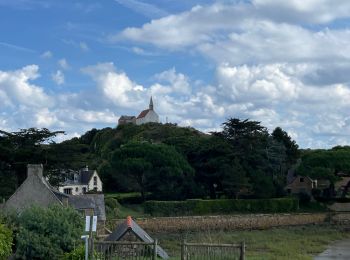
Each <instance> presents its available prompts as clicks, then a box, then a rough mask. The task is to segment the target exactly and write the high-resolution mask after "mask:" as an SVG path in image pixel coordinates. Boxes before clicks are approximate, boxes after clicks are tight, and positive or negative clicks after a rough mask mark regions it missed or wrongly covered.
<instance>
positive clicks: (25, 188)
mask: <svg viewBox="0 0 350 260" xmlns="http://www.w3.org/2000/svg"><path fill="white" fill-rule="evenodd" d="M54 204H57V205H61V206H63V207H67V206H71V207H73V208H74V209H76V210H78V211H79V212H81V213H82V215H95V216H97V220H98V226H99V229H100V230H103V229H104V224H105V221H106V213H105V204H104V195H103V194H85V195H80V196H72V195H69V194H64V193H62V192H60V191H58V190H57V189H55V188H54V187H52V186H51V185H50V184H49V183H48V182H47V180H46V178H44V176H43V165H41V164H29V165H28V166H27V178H26V179H25V181H24V182H23V183H22V184H21V186H19V188H18V189H17V190H16V191H15V193H14V194H13V195H12V196H11V197H10V198H9V199H8V200H7V201H6V202H5V205H4V206H3V208H4V210H6V211H15V212H17V213H20V212H22V211H23V210H25V209H26V208H29V207H31V206H34V205H36V206H40V207H48V206H50V205H54Z"/></svg>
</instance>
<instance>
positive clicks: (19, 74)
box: [0, 65, 52, 107]
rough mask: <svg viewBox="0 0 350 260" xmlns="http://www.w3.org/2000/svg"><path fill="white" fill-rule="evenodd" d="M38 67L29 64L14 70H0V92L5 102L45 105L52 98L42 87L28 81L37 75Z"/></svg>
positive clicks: (36, 105) (48, 104)
mask: <svg viewBox="0 0 350 260" xmlns="http://www.w3.org/2000/svg"><path fill="white" fill-rule="evenodd" d="M39 76H40V75H39V67H38V66H37V65H29V66H26V67H23V68H22V69H19V70H15V71H0V93H1V96H2V97H4V98H6V101H5V104H8V105H26V106H31V107H46V106H50V105H51V104H52V99H51V97H50V96H48V95H47V94H46V93H45V92H44V90H43V88H41V87H39V86H36V85H34V84H31V83H30V82H31V81H33V80H35V79H37V78H38V77H39Z"/></svg>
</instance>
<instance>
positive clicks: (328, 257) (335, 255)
mask: <svg viewBox="0 0 350 260" xmlns="http://www.w3.org/2000/svg"><path fill="white" fill-rule="evenodd" d="M334 259H337V260H338V259H339V260H349V259H350V239H347V240H342V241H339V242H336V243H334V244H332V245H330V246H329V247H328V249H327V250H326V251H324V252H323V253H321V254H319V255H318V256H316V257H315V258H314V260H334Z"/></svg>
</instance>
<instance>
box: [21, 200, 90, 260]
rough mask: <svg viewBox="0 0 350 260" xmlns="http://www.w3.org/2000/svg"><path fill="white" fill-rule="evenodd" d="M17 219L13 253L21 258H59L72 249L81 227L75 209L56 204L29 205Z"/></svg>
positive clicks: (79, 218)
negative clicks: (45, 205)
mask: <svg viewBox="0 0 350 260" xmlns="http://www.w3.org/2000/svg"><path fill="white" fill-rule="evenodd" d="M17 221H18V226H19V230H18V234H17V237H16V246H17V250H16V256H17V257H19V258H22V259H52V260H54V259H59V257H60V256H62V255H63V254H64V253H65V252H70V251H71V250H73V247H74V245H75V244H76V243H77V241H78V240H80V235H81V232H82V230H83V223H82V218H81V216H80V215H79V214H78V213H77V211H75V210H74V209H71V208H63V207H61V206H58V205H57V206H51V207H49V208H40V207H32V208H29V209H27V210H25V211H24V212H23V213H22V214H21V215H20V216H19V217H18V220H17Z"/></svg>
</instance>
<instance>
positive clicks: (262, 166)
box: [214, 118, 274, 197]
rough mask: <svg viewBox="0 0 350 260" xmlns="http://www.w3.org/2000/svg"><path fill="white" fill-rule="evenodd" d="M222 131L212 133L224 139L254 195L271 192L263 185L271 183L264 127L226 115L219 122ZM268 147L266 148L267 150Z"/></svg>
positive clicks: (269, 159) (266, 134)
mask: <svg viewBox="0 0 350 260" xmlns="http://www.w3.org/2000/svg"><path fill="white" fill-rule="evenodd" d="M223 126H224V127H223V131H221V132H219V133H214V134H215V135H217V136H220V137H222V138H224V139H225V140H227V141H228V143H229V144H230V145H231V147H232V150H233V155H234V158H237V159H238V160H239V162H240V165H241V167H242V169H243V170H244V172H245V173H246V174H247V177H248V178H249V181H250V183H251V184H252V188H253V193H254V195H255V196H256V197H266V196H267V195H266V194H270V195H271V196H273V195H274V194H272V193H273V192H272V193H271V189H270V188H269V192H266V191H265V188H267V187H274V184H273V181H274V177H273V165H272V163H271V162H272V160H271V159H272V157H271V155H272V153H271V150H272V149H271V144H272V142H271V138H270V135H269V133H268V131H267V129H266V128H265V127H264V126H262V125H260V122H258V121H250V120H248V119H245V120H240V119H237V118H230V119H228V120H227V121H226V122H224V123H223ZM269 151H270V152H269Z"/></svg>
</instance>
